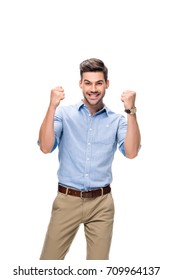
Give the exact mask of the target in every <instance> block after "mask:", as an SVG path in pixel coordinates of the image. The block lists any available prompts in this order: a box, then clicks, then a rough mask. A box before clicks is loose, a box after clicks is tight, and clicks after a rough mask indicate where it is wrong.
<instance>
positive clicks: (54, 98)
mask: <svg viewBox="0 0 173 280" xmlns="http://www.w3.org/2000/svg"><path fill="white" fill-rule="evenodd" d="M64 98H65V93H64V89H63V88H62V87H61V86H58V87H56V88H54V89H52V90H51V95H50V104H51V105H52V106H53V107H55V108H56V107H57V106H58V105H59V104H60V102H61V100H63V99H64Z"/></svg>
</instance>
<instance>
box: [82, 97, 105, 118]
mask: <svg viewBox="0 0 173 280" xmlns="http://www.w3.org/2000/svg"><path fill="white" fill-rule="evenodd" d="M82 101H83V103H84V104H85V105H86V106H87V108H88V110H89V111H90V113H91V115H94V114H95V113H97V112H98V111H100V110H101V109H102V108H103V107H104V103H103V102H101V103H99V104H94V105H91V104H90V103H88V102H87V101H86V100H85V99H82Z"/></svg>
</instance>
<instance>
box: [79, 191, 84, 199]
mask: <svg viewBox="0 0 173 280" xmlns="http://www.w3.org/2000/svg"><path fill="white" fill-rule="evenodd" d="M83 193H84V191H80V198H81V199H84V197H83V196H82V194H83Z"/></svg>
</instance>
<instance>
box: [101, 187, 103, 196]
mask: <svg viewBox="0 0 173 280" xmlns="http://www.w3.org/2000/svg"><path fill="white" fill-rule="evenodd" d="M101 190H102V196H103V188H101Z"/></svg>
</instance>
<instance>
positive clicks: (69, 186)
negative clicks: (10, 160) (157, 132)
mask: <svg viewBox="0 0 173 280" xmlns="http://www.w3.org/2000/svg"><path fill="white" fill-rule="evenodd" d="M80 75H81V80H80V82H79V86H80V88H81V90H82V92H83V100H82V101H80V102H79V103H78V104H76V105H74V106H64V107H63V106H59V105H60V102H61V101H62V100H63V99H64V98H65V93H64V89H63V88H62V87H61V86H59V87H56V88H54V89H52V91H51V97H50V104H49V106H48V110H47V113H46V116H45V118H44V120H43V123H42V125H41V128H40V133H39V145H40V149H41V151H42V152H43V153H50V152H52V151H53V150H54V149H55V148H56V147H57V146H58V150H59V154H58V157H59V169H58V173H57V175H58V182H59V183H58V195H57V197H56V198H55V200H54V202H53V206H52V215H51V219H50V223H49V226H48V230H47V234H46V238H45V242H44V246H43V250H42V254H41V257H40V259H41V260H63V259H64V258H65V255H66V253H67V252H68V250H69V248H70V245H71V243H72V241H73V238H74V237H75V234H76V232H77V230H78V228H79V225H80V224H81V223H83V224H84V231H85V236H86V242H87V257H86V258H87V260H107V259H109V251H110V245H111V238H112V228H113V221H114V202H113V198H112V195H111V187H110V184H111V182H112V173H111V165H112V161H113V157H114V153H115V151H116V149H117V146H118V147H119V149H120V151H121V152H122V153H123V154H124V155H125V156H126V157H127V158H134V157H136V156H137V154H138V150H139V147H140V131H139V127H138V123H137V119H136V108H135V96H136V93H135V92H134V91H125V92H123V94H122V96H121V100H122V102H123V103H124V108H125V111H126V112H127V121H126V119H125V117H124V116H122V115H120V114H116V113H114V112H112V111H111V110H110V109H108V108H107V107H106V106H105V105H104V103H103V98H104V96H105V93H106V89H107V88H108V87H109V80H108V69H107V67H106V66H105V65H104V63H103V62H102V61H101V60H99V59H96V58H92V59H87V60H85V61H83V62H82V63H81V64H80Z"/></svg>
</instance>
